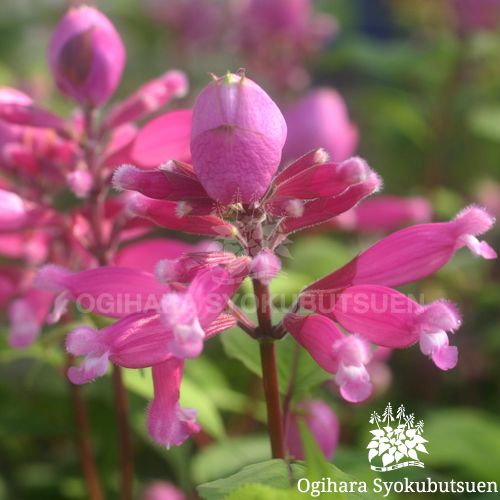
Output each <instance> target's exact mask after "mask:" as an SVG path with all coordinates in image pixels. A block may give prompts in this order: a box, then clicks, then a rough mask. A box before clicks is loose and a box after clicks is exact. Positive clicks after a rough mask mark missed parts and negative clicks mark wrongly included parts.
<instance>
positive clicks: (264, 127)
mask: <svg viewBox="0 0 500 500" xmlns="http://www.w3.org/2000/svg"><path fill="white" fill-rule="evenodd" d="M285 140H286V123H285V119H284V118H283V115H282V114H281V112H280V110H279V109H278V107H277V106H276V104H275V103H274V102H273V100H272V99H271V98H270V97H269V96H268V95H267V94H266V93H265V92H264V91H263V90H262V89H261V88H260V87H259V86H258V85H257V84H256V83H255V82H253V81H252V80H250V79H249V78H247V77H246V76H244V75H235V74H230V73H228V74H227V75H226V76H224V77H221V78H217V79H215V80H214V81H213V82H212V83H210V84H209V85H207V86H206V87H205V89H203V91H202V92H201V94H200V95H199V96H198V99H197V100H196V104H195V106H194V111H193V128H192V133H191V152H192V156H193V166H194V169H195V172H196V174H197V176H198V178H199V180H200V182H201V184H202V185H203V187H204V188H205V190H206V191H207V193H208V194H209V195H210V196H211V197H212V198H213V199H215V200H217V201H219V202H220V203H224V204H230V203H235V202H242V203H251V202H254V201H257V200H259V199H260V198H261V197H262V195H263V194H264V193H265V192H266V190H267V188H268V187H269V184H270V182H271V179H272V177H273V175H274V174H275V172H276V170H277V168H278V165H279V163H280V160H281V150H282V148H283V145H284V143H285Z"/></svg>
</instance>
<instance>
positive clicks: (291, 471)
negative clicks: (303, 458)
mask: <svg viewBox="0 0 500 500" xmlns="http://www.w3.org/2000/svg"><path fill="white" fill-rule="evenodd" d="M303 476H304V466H303V465H301V464H291V465H288V464H287V463H286V462H285V461H284V460H279V459H274V460H268V461H266V462H261V463H258V464H253V465H247V466H246V467H243V469H241V470H240V471H239V472H237V473H236V474H233V475H232V476H229V477H226V478H224V479H217V480H216V481H212V482H209V483H204V484H200V485H199V486H198V488H197V490H198V494H199V495H200V496H201V497H202V498H204V499H205V500H218V499H223V498H225V497H226V496H227V495H229V493H231V492H232V491H234V490H236V489H237V488H239V487H240V486H243V485H246V484H254V483H259V484H266V485H269V486H273V487H274V488H283V489H289V488H290V486H292V483H293V482H294V481H297V480H298V479H300V478H301V477H303Z"/></svg>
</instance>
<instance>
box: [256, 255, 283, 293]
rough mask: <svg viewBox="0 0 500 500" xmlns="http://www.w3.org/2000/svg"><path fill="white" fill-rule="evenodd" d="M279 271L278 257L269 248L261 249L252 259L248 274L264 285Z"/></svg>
mask: <svg viewBox="0 0 500 500" xmlns="http://www.w3.org/2000/svg"><path fill="white" fill-rule="evenodd" d="M280 271H281V262H280V259H279V258H278V257H277V256H276V255H275V254H274V253H273V251H272V250H270V249H269V248H264V249H263V250H261V251H260V252H259V253H258V254H257V255H256V256H255V257H254V258H253V260H252V264H251V265H250V274H251V276H252V277H253V278H254V279H257V280H259V281H260V282H261V283H263V284H264V285H269V283H271V281H272V279H273V278H274V277H276V275H277V274H278V273H279V272H280Z"/></svg>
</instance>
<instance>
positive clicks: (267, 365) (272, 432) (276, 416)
mask: <svg viewBox="0 0 500 500" xmlns="http://www.w3.org/2000/svg"><path fill="white" fill-rule="evenodd" d="M260 361H261V364H262V381H263V385H264V394H265V397H266V406H267V425H268V427H269V438H270V440H271V451H272V454H273V458H285V444H284V438H283V420H282V417H281V404H280V393H279V386H278V371H277V369H276V352H275V348H274V341H273V340H261V341H260Z"/></svg>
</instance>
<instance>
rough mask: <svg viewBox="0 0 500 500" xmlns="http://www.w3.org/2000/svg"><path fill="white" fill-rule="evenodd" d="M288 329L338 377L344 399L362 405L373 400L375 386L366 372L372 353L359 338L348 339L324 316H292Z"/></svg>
mask: <svg viewBox="0 0 500 500" xmlns="http://www.w3.org/2000/svg"><path fill="white" fill-rule="evenodd" d="M284 324H285V327H286V328H287V329H288V331H289V332H290V333H291V334H292V335H293V337H294V338H295V340H296V341H297V342H298V343H299V344H300V345H301V346H302V347H304V349H306V350H307V351H308V352H309V354H310V355H311V356H312V357H313V359H314V360H315V361H316V362H317V363H318V364H319V365H320V366H321V368H323V369H324V370H326V371H328V372H330V373H335V374H336V377H335V381H336V383H337V385H338V386H339V387H340V393H341V394H342V397H343V398H344V399H346V400H347V401H350V402H352V403H359V402H360V401H364V400H365V399H367V398H368V396H370V394H371V392H372V384H371V382H370V376H369V374H368V371H367V370H366V365H367V364H368V362H369V361H370V358H371V353H370V348H369V344H368V342H366V341H365V340H364V339H363V338H361V337H359V336H354V335H351V336H346V335H344V334H343V333H342V332H341V331H340V330H339V328H338V327H337V326H336V325H335V323H334V322H333V321H332V320H331V319H328V318H326V317H325V316H320V315H311V316H299V315H296V314H288V315H287V316H286V317H285V322H284Z"/></svg>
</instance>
